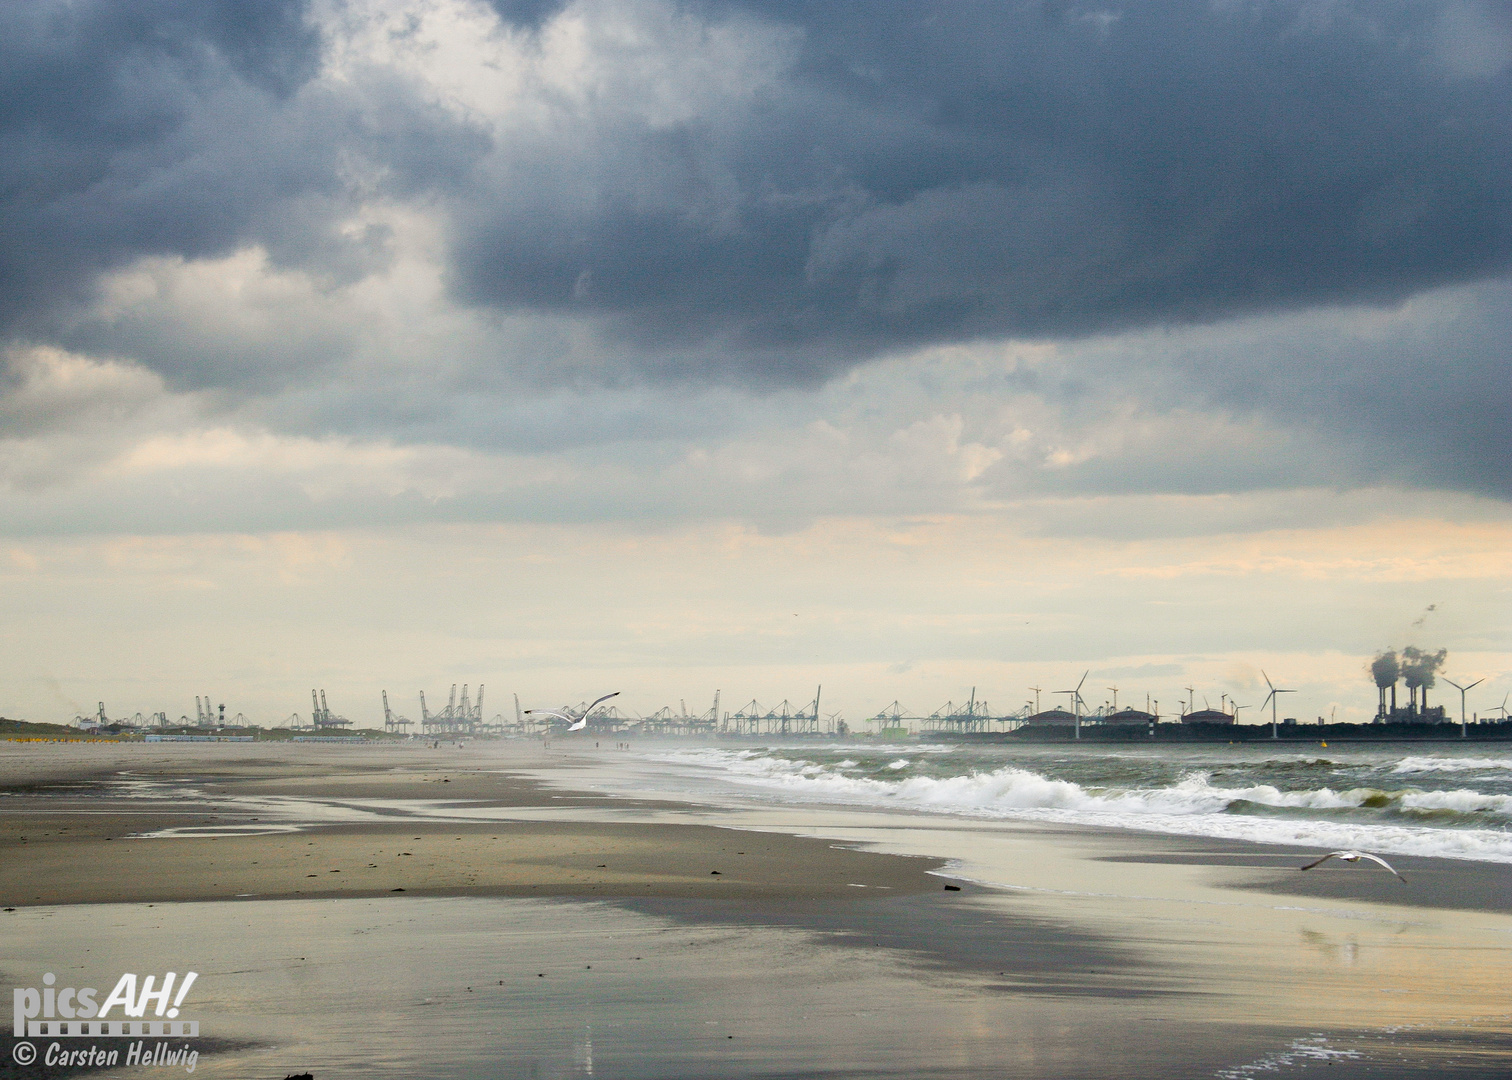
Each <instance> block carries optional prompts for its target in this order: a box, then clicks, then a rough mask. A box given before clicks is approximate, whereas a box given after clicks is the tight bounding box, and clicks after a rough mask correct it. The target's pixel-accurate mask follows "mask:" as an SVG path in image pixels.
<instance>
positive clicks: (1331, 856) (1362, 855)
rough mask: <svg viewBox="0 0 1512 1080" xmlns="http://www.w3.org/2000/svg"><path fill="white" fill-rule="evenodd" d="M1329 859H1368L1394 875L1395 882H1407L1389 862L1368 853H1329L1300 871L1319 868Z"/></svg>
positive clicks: (1344, 860)
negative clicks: (1395, 877)
mask: <svg viewBox="0 0 1512 1080" xmlns="http://www.w3.org/2000/svg"><path fill="white" fill-rule="evenodd" d="M1329 859H1338V860H1339V861H1341V862H1359V861H1360V860H1361V859H1369V860H1370V861H1371V862H1376V863H1380V864H1381V865H1382V866H1384V867H1385V868H1386V869H1388V870H1390V871H1391V872H1392V873H1393V874H1396V876H1397V880H1398V881H1401V882H1402V883H1403V884H1405V883H1406V881H1407V879H1406V878H1404V877H1402V875H1401V874H1397V872H1396V870H1395V868H1393V867H1392V865H1391V864H1390V863H1389V862H1387V861H1386V860H1385V859H1383V858H1381V857H1380V856H1379V855H1372V854H1371V853H1370V852H1368V851H1330V852H1329V853H1328V854H1327V855H1325V856H1323V857H1322V858H1321V859H1317V860H1315V861H1313V862H1310V863H1308V864H1307V865H1306V866H1304V867H1302V869H1303V870H1311V869H1312V868H1313V867H1315V866H1320V865H1322V864H1323V863H1326V862H1327V861H1328V860H1329Z"/></svg>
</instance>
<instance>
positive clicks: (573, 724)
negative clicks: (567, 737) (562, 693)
mask: <svg viewBox="0 0 1512 1080" xmlns="http://www.w3.org/2000/svg"><path fill="white" fill-rule="evenodd" d="M619 694H620V692H619V691H618V690H616V691H615V692H614V693H612V694H605V695H604V696H603V697H601V698H599V699H598V700H597V701H595V702H594V703H593V704H592V705H590V706H588V707H587V708H586V709H584V710H583V715H582V716H569V715H567V714H566V713H559V712H556V711H554V710H552V709H526V710H525V713H526V715H527V716H528V715H529V714H531V713H545V714H546V715H547V716H555V717H556V718H557V719H558V720H565V721H567V730H568V731H582V730H583V729H584V728H585V727H587V726H588V714H589V713H591V712H592V711H593V710H594V709H596V708H598V707H599V704H600V703H601V702H605V701H608V700H609V699H610V698H612V697H619Z"/></svg>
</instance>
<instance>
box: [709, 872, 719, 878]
mask: <svg viewBox="0 0 1512 1080" xmlns="http://www.w3.org/2000/svg"><path fill="white" fill-rule="evenodd" d="M709 873H710V874H711V875H713V876H716V877H717V876H719V871H718V870H710V871H709Z"/></svg>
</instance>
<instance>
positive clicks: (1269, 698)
mask: <svg viewBox="0 0 1512 1080" xmlns="http://www.w3.org/2000/svg"><path fill="white" fill-rule="evenodd" d="M1260 674H1261V675H1262V676H1263V677H1264V679H1265V685H1266V686H1269V687H1270V693H1269V694H1266V695H1265V700H1264V701H1262V702H1261V703H1260V711H1261V712H1264V711H1265V707H1266V706H1267V705H1269V706H1270V707H1271V738H1273V739H1278V738H1280V736H1279V735H1278V734H1277V731H1278V730H1279V729H1278V728H1277V726H1276V695H1278V694H1295V693H1296V691H1295V690H1277V689H1276V684H1275V683H1273V682H1271V681H1270V676H1269V675H1266V674H1265V669H1264V668H1262V669H1261V670H1260Z"/></svg>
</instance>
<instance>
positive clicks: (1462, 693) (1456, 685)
mask: <svg viewBox="0 0 1512 1080" xmlns="http://www.w3.org/2000/svg"><path fill="white" fill-rule="evenodd" d="M1444 681H1445V682H1446V683H1448V684H1449V685H1450V686H1452V687H1454V688H1455V689H1456V690H1458V691H1459V692H1460V738H1462V739H1463V738H1464V737H1465V691H1466V690H1473V689H1474V688H1475V687H1477V686H1479V685H1480V684H1481V683H1483V682H1485V681H1486V680H1485V679H1483V678H1482V679H1476V680H1475V681H1474V682H1473V683H1471V684H1470V685H1469V686H1461V685H1460V684H1459V683H1457V682H1455V681H1454V680H1453V679H1447V678H1446V679H1445V680H1444ZM1506 703H1507V699H1506V698H1502V704H1503V705H1505V704H1506Z"/></svg>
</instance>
